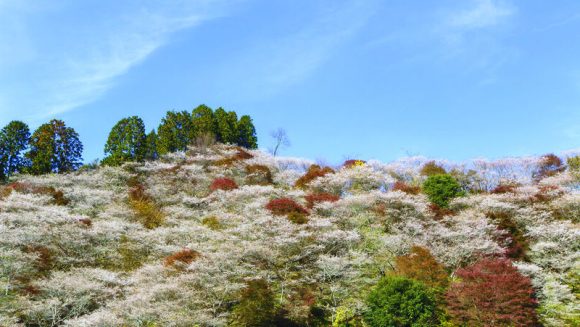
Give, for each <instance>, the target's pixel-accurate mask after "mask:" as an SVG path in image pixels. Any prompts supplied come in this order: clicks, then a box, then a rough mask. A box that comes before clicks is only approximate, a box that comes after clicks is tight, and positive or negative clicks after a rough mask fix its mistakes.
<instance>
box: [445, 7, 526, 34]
mask: <svg viewBox="0 0 580 327" xmlns="http://www.w3.org/2000/svg"><path fill="white" fill-rule="evenodd" d="M514 13H515V8H514V7H513V6H511V5H509V4H508V3H505V2H502V1H498V0H477V1H475V4H474V5H473V6H472V7H471V8H468V9H466V10H461V11H458V12H455V13H453V14H451V15H450V16H449V24H450V25H451V26H454V27H459V28H466V29H476V28H483V27H489V26H494V25H497V24H499V23H501V22H502V21H503V20H505V19H506V18H508V17H510V16H512V15H513V14H514Z"/></svg>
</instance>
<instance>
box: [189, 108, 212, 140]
mask: <svg viewBox="0 0 580 327" xmlns="http://www.w3.org/2000/svg"><path fill="white" fill-rule="evenodd" d="M192 119H193V127H194V130H195V137H200V136H204V135H208V134H213V135H214V136H216V135H217V124H216V121H215V117H214V113H213V110H212V109H211V108H210V107H208V106H206V105H204V104H202V105H200V106H198V107H197V108H195V109H193V115H192Z"/></svg>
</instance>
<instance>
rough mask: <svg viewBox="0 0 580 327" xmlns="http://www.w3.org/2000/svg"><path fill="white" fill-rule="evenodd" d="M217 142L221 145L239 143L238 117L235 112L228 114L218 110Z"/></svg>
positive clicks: (216, 118)
mask: <svg viewBox="0 0 580 327" xmlns="http://www.w3.org/2000/svg"><path fill="white" fill-rule="evenodd" d="M214 116H215V121H216V125H217V135H216V137H217V140H218V142H221V143H230V144H236V143H238V128H237V125H238V116H237V114H236V113H235V112H233V111H230V112H226V111H225V110H224V109H223V108H221V107H220V108H218V109H216V111H215V113H214Z"/></svg>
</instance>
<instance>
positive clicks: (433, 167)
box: [419, 161, 447, 177]
mask: <svg viewBox="0 0 580 327" xmlns="http://www.w3.org/2000/svg"><path fill="white" fill-rule="evenodd" d="M446 173H447V172H446V171H445V168H443V167H441V166H439V165H438V164H437V163H435V161H429V162H428V163H426V164H424V165H423V167H421V171H419V174H421V176H427V177H428V176H432V175H440V174H446Z"/></svg>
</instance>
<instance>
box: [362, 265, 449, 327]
mask: <svg viewBox="0 0 580 327" xmlns="http://www.w3.org/2000/svg"><path fill="white" fill-rule="evenodd" d="M367 304H368V311H367V313H366V314H365V316H364V319H365V321H366V322H367V323H368V325H369V326H370V327H391V326H395V327H404V326H416V327H419V326H436V325H437V323H438V317H437V306H436V300H435V295H434V294H433V292H431V291H430V290H429V289H428V288H427V287H426V286H425V285H424V284H423V283H421V282H418V281H414V280H412V279H408V278H405V277H398V276H385V277H383V278H382V279H381V280H380V281H379V283H378V284H377V286H376V287H375V288H374V289H373V290H372V291H371V292H370V294H369V296H368V298H367Z"/></svg>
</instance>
